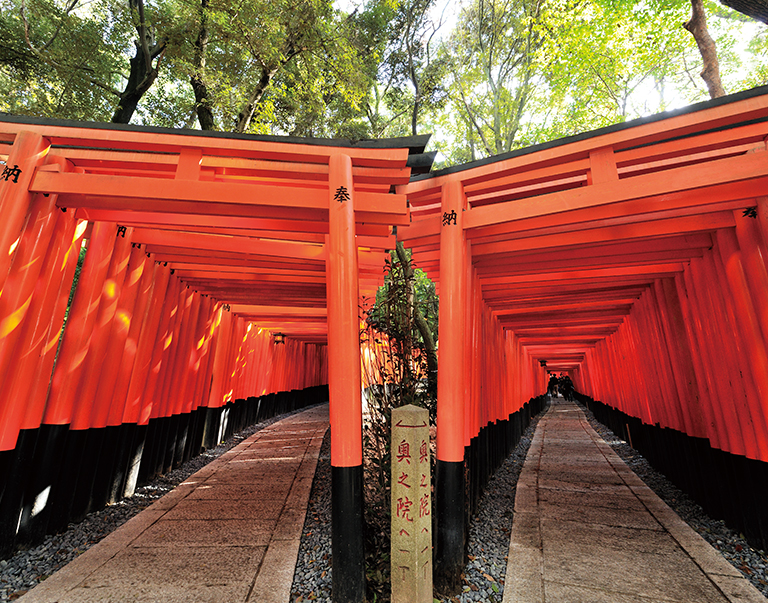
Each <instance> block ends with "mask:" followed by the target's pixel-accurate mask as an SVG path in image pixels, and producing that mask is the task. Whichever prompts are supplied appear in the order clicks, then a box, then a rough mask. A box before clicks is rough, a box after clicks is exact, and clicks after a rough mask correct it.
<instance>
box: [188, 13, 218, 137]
mask: <svg viewBox="0 0 768 603" xmlns="http://www.w3.org/2000/svg"><path fill="white" fill-rule="evenodd" d="M207 9H208V0H201V4H200V31H199V32H198V33H197V40H196V41H195V73H194V74H193V75H192V76H191V77H190V78H189V80H190V83H191V84H192V90H193V92H194V93H195V111H196V112H197V120H198V122H199V123H200V129H202V130H215V129H216V123H215V121H214V118H213V105H212V103H211V99H210V97H209V95H208V86H207V85H206V83H205V81H204V79H203V74H204V72H205V54H206V50H207V49H208V15H207V13H206V10H207Z"/></svg>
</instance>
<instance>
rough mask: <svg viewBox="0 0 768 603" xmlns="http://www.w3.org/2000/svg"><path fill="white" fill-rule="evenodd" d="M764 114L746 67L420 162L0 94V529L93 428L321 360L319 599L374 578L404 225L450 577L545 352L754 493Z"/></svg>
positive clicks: (759, 473)
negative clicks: (325, 499)
mask: <svg viewBox="0 0 768 603" xmlns="http://www.w3.org/2000/svg"><path fill="white" fill-rule="evenodd" d="M767 136H768V89H766V88H759V89H754V90H751V91H747V92H745V93H741V94H738V95H732V96H728V97H724V98H722V99H718V100H715V101H709V102H706V103H701V104H699V105H694V106H692V107H690V108H688V109H685V110H682V111H677V112H672V113H669V114H662V115H658V116H653V117H651V118H646V119H641V120H637V121H634V122H629V123H626V124H619V125H616V126H611V127H608V128H604V129H602V130H597V131H594V132H588V133H585V134H583V135H580V136H576V137H571V138H567V139H562V140H557V141H554V142H551V143H547V144H544V145H539V146H535V147H531V148H527V149H523V150H520V151H516V152H513V153H510V154H507V155H502V156H498V157H493V158H490V159H487V160H483V161H478V162H474V163H471V164H467V165H463V166H458V167H454V168H449V169H446V170H442V171H439V172H434V173H422V174H418V173H417V174H416V175H414V172H424V171H425V169H424V168H426V169H427V170H428V168H429V165H430V164H431V157H429V156H428V155H425V154H424V153H423V149H424V145H425V144H426V137H413V138H407V139H391V140H382V141H366V142H357V143H353V142H350V141H329V140H310V139H293V138H281V137H259V136H244V135H230V134H211V133H200V132H178V131H171V130H163V129H152V128H144V127H130V126H127V127H125V126H124V127H114V126H108V125H104V124H83V123H73V122H62V121H52V120H37V119H31V118H23V117H10V116H0V160H2V159H4V160H5V166H3V171H2V175H1V176H0V216H1V218H0V290H1V291H2V293H0V470H1V471H2V473H0V475H1V476H2V479H1V481H2V483H0V488H2V490H0V492H2V499H0V507H1V508H2V510H3V513H2V516H3V519H2V523H3V526H2V529H0V531H1V532H2V534H0V535H1V536H2V538H3V543H4V545H5V546H6V547H7V545H8V543H11V544H12V543H13V542H14V540H16V539H18V538H19V533H20V530H21V531H22V532H23V530H24V526H25V525H27V524H28V523H31V524H34V522H35V520H36V519H40V518H41V517H47V516H51V517H52V516H55V514H56V513H55V511H54V512H52V511H50V509H47V507H51V506H55V505H56V504H57V503H56V501H61V500H64V498H62V495H61V493H59V494H58V498H57V495H56V492H55V490H56V489H57V488H58V489H59V490H60V491H63V490H65V489H67V488H68V487H69V488H70V489H71V488H73V487H74V486H72V485H71V484H68V483H67V480H63V479H61V477H60V476H61V475H67V476H70V478H71V480H74V481H77V482H78V483H80V484H82V483H87V484H88V487H89V488H90V489H89V492H90V496H91V498H93V492H94V489H98V488H97V487H96V486H95V485H94V481H93V480H94V477H93V476H91V477H90V478H88V479H86V480H84V478H83V477H82V476H80V477H77V468H75V469H72V468H71V467H66V463H67V462H68V461H67V459H70V461H72V459H74V460H78V459H79V462H80V463H81V464H82V463H86V461H87V458H86V457H87V456H88V453H87V450H91V451H93V450H96V452H98V450H100V448H96V449H93V448H90V449H89V448H87V447H88V446H89V445H91V444H89V443H88V442H89V441H90V440H89V436H88V434H92V433H96V432H100V433H102V432H103V431H104V430H109V429H112V430H119V429H121V428H123V427H130V428H131V429H133V430H134V432H135V431H136V429H140V428H142V427H146V426H148V425H149V426H152V425H153V424H156V425H159V424H160V423H158V422H159V421H162V420H164V419H167V418H170V417H177V418H178V417H184V416H190V415H191V414H194V413H198V414H199V413H200V412H201V411H205V412H206V413H207V415H206V416H211V414H212V413H213V414H215V412H214V411H217V410H218V409H222V408H225V407H227V406H228V405H232V404H233V403H234V402H235V401H236V400H241V399H242V400H245V399H253V398H254V397H263V396H266V395H269V394H276V393H277V392H286V391H291V390H292V391H294V392H298V391H299V390H302V391H307V390H309V389H312V388H316V387H317V386H321V385H323V384H325V383H328V385H329V393H330V412H331V436H332V451H331V463H332V472H333V494H332V496H333V522H334V526H333V538H334V542H333V555H334V574H333V577H334V600H336V601H355V602H357V601H363V600H364V592H365V575H364V565H363V513H362V508H363V507H362V505H363V492H362V488H363V482H362V480H363V469H362V437H361V431H362V412H361V379H360V344H359V328H360V323H359V317H358V306H359V300H360V297H361V295H363V294H365V295H368V296H372V295H373V294H374V292H375V290H376V287H377V286H378V285H379V284H380V282H381V278H382V270H381V267H382V265H383V259H384V255H385V253H386V250H387V249H392V248H393V246H394V242H395V235H393V228H392V227H393V226H397V230H396V236H397V238H399V239H400V240H403V241H404V243H405V245H406V247H410V248H412V249H413V258H414V260H415V262H416V263H417V265H418V266H419V267H421V268H422V269H424V270H425V271H426V272H427V273H428V275H429V276H430V277H431V278H432V279H433V280H435V281H436V282H437V283H438V286H439V294H440V342H439V347H440V370H439V375H438V391H439V394H438V396H439V397H438V427H437V474H436V490H435V498H436V515H437V518H436V534H435V539H434V543H435V547H436V557H435V560H436V565H435V572H436V574H435V579H436V583H437V584H438V585H442V587H443V588H446V589H450V588H451V586H455V585H456V583H457V581H458V574H459V572H460V571H461V568H462V567H463V563H464V532H465V527H466V526H465V522H466V518H465V515H466V514H465V513H464V511H463V509H465V506H466V497H465V486H466V484H465V458H466V455H467V451H468V450H470V449H471V448H472V446H473V445H474V443H475V442H476V441H478V438H480V437H481V436H482V435H483V433H486V432H487V430H488V429H489V428H491V427H493V426H494V425H498V424H500V423H503V422H505V421H508V420H509V419H510V417H512V416H513V415H515V413H517V412H519V411H520V410H521V409H523V408H524V407H525V406H526V404H527V403H528V402H529V400H531V399H532V398H535V397H537V396H539V395H540V394H542V393H544V391H545V390H546V383H547V373H548V371H555V372H558V373H560V372H567V373H568V374H570V375H571V376H572V378H573V381H574V383H575V385H576V389H577V390H578V391H579V392H581V393H582V394H584V395H585V396H588V397H589V398H590V399H593V400H595V401H597V400H600V401H601V403H602V406H600V405H598V406H600V408H602V409H603V411H602V412H603V413H604V414H605V413H609V414H610V413H613V415H611V416H613V417H614V419H616V417H619V419H616V420H618V421H619V423H621V422H625V423H626V426H627V430H629V429H630V422H631V421H635V422H636V424H635V423H632V425H633V427H632V429H634V430H635V432H633V433H635V437H636V438H640V439H643V440H644V442H646V443H648V442H650V444H647V445H648V446H650V447H651V448H653V446H654V445H655V444H658V445H659V446H661V445H663V446H667V444H666V443H664V442H666V440H664V438H665V437H666V436H665V435H664V434H670V433H673V434H674V435H675V438H677V439H676V440H675V442H677V444H676V445H679V446H683V444H680V442H682V441H686V442H688V441H690V442H694V443H695V444H696V446H698V448H695V450H696V451H698V452H697V453H696V454H689V453H686V454H685V455H683V456H682V457H681V458H680V459H675V462H678V461H679V463H686V462H687V463H691V462H696V458H699V459H702V458H705V457H706V458H710V457H708V456H706V454H705V453H704V449H703V448H701V444H702V442H703V443H704V444H705V447H706V450H707V451H711V452H712V454H718V455H721V456H719V457H718V458H719V459H720V461H719V462H721V463H722V464H723V466H724V467H726V468H727V467H734V466H737V465H738V466H739V467H741V468H742V469H743V468H744V467H747V469H745V470H740V472H739V471H737V472H735V473H734V472H733V471H726V473H728V479H730V480H736V481H737V483H735V486H736V487H737V488H742V490H743V489H744V488H747V489H748V490H749V492H750V494H749V496H752V495H753V494H754V495H755V496H757V495H760V496H762V495H763V494H765V492H764V491H763V490H765V488H766V486H765V485H764V484H765V483H768V471H766V467H768V464H766V463H768V412H766V411H767V410H768V349H767V346H766V341H767V340H768V270H767V264H766V257H768V255H767V254H768V200H766V198H765V197H763V195H764V194H765V190H766V186H767V185H768V153H766V137H767ZM412 168H413V169H412ZM83 241H87V253H86V254H85V261H84V263H83V264H82V269H81V273H80V278H79V282H78V285H77V287H76V290H75V295H74V299H73V300H72V302H71V308H70V309H69V315H68V319H67V323H66V329H65V330H64V334H63V338H62V339H61V343H60V345H59V334H60V332H61V328H62V323H63V321H64V316H65V313H66V312H67V306H68V297H69V293H70V289H71V285H72V282H73V278H74V273H75V270H76V266H77V263H78V254H79V251H80V249H81V247H82V246H83ZM274 333H280V334H283V335H285V338H286V343H285V344H283V345H280V344H279V343H276V342H275V339H274V337H273V335H274ZM595 404H597V403H595ZM153 422H154V423H153ZM201 425H202V424H201ZM209 427H210V425H209ZM190 429H191V428H190ZM642 429H645V431H643V432H642V433H643V434H644V435H643V436H642V438H641V435H640V434H641V431H642ZM201 430H203V431H204V426H203V427H200V430H198V432H199V433H200V434H202V433H203V431H201ZM654 430H655V431H654ZM150 431H151V430H150ZM155 431H156V432H158V433H159V427H158V428H157V429H155ZM141 433H142V434H144V435H142V436H141V437H142V438H145V437H146V434H147V433H148V432H147V431H143V432H141ZM177 433H180V432H177ZM654 434H655V435H654ZM627 435H628V436H629V437H632V434H627ZM200 437H203V436H200ZM654 438H655V439H654ZM192 440H193V438H192V435H191V432H190V435H189V441H192ZM30 442H32V444H30ZM102 442H103V440H102ZM141 442H142V445H144V443H145V440H144V439H142V440H141ZM101 445H103V444H101ZM147 445H149V444H148V441H147ZM176 445H177V446H178V445H179V443H178V441H177V444H176ZM186 445H187V447H189V444H186ZM198 445H199V442H198ZM73 446H74V447H75V448H76V449H77V450H80V453H79V454H80V457H78V456H77V455H76V454H75V456H72V455H73V454H74V453H73V452H72V450H73ZM181 446H182V448H183V447H184V444H182V445H181ZM67 447H69V448H67ZM41 450H42V451H44V453H41V452H40V451H41ZM77 450H75V452H77ZM83 450H85V451H86V452H83ZM137 450H139V451H140V448H138V449H137ZM665 450H666V449H665ZM676 450H678V449H676ZM685 450H688V451H690V450H694V449H693V448H691V449H688V448H686V449H685ZM707 454H709V452H707ZM68 455H69V456H68ZM723 455H725V456H724V457H723ZM723 458H726V459H728V460H727V462H726V461H723V460H722V459H723ZM129 460H131V459H129ZM135 461H136V459H133V463H134V465H135V464H136V463H135ZM699 462H701V461H699ZM739 463H741V465H740V464H739ZM744 463H747V464H748V465H744ZM86 464H87V463H86ZM30 471H31V472H32V474H33V475H34V476H35V477H33V478H32V479H30V480H27V481H28V482H29V483H28V484H26V485H25V486H24V488H21V491H20V492H19V490H20V488H19V487H18V484H17V483H16V480H18V479H19V475H21V474H22V473H24V472H27V473H28V472H30ZM73 471H74V473H73ZM130 471H131V469H130V468H125V469H124V470H123V471H122V473H121V475H123V478H122V479H123V481H122V482H121V484H122V486H121V487H122V489H121V490H120V492H123V493H130V487H129V486H126V483H127V482H130V480H129V479H127V478H126V477H125V474H130ZM700 473H701V474H702V475H703V478H702V479H703V480H704V481H705V482H706V480H716V479H719V478H718V477H717V475H719V474H717V475H715V473H711V472H709V473H707V472H706V471H702V472H700ZM96 474H98V471H97V472H96ZM73 475H74V477H72V476H73ZM107 475H110V473H109V472H108V473H107ZM111 475H112V476H113V478H114V471H113V472H112V474H111ZM734 475H737V476H740V477H734ZM37 476H44V477H43V478H38V477H37ZM57 476H58V477H57ZM68 479H69V478H68ZM46 480H47V481H46ZM739 480H741V481H739ZM756 482H759V483H761V484H763V485H755V483H756ZM134 485H135V483H134ZM732 485H733V484H732ZM699 486H701V484H700V485H699ZM755 488H758V489H759V488H763V490H755ZM52 489H53V490H52ZM694 489H695V488H694ZM71 497H75V498H77V495H76V494H72V495H71ZM71 497H70V499H69V503H68V505H69V506H68V509H69V511H71V512H74V511H72V509H74V508H75V507H76V506H77V505H75V507H73V506H72V505H73V503H72V501H71ZM81 498H82V495H81ZM86 498H87V496H86ZM756 500H757V499H755V500H751V499H750V500H747V498H744V497H742V498H739V500H738V503H737V504H739V505H741V507H742V508H743V509H747V508H749V509H751V510H752V511H753V514H752V515H749V514H748V513H747V512H746V511H745V512H744V513H742V514H741V515H739V513H738V512H736V513H735V515H738V516H739V517H741V519H744V520H748V521H751V520H754V524H755V525H756V526H757V531H756V532H755V531H754V529H753V540H754V541H755V542H758V544H762V545H763V546H765V543H768V515H766V511H765V505H762V506H761V505H757V504H755V502H756ZM720 503H722V501H720ZM85 506H86V507H87V504H86V505H85ZM81 507H82V509H84V508H85V507H83V506H82V505H81ZM727 511H728V510H727V509H724V512H725V514H726V515H727V514H728V513H727ZM731 511H733V510H732V509H731ZM68 518H69V516H68V515H67V513H66V512H65V513H64V518H63V520H64V523H66V520H67V519H68ZM737 519H738V518H737ZM50 521H51V520H50V518H49V522H50ZM52 525H53V526H54V527H55V525H56V524H55V522H52V523H49V524H46V525H44V526H43V528H42V529H43V531H44V530H45V529H51V526H52ZM40 529H41V528H38V531H39V530H40ZM33 532H34V530H33ZM761 539H762V540H761ZM510 563H514V559H510Z"/></svg>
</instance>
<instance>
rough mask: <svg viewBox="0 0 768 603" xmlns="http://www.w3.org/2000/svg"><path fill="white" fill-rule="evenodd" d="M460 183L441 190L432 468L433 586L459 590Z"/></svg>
mask: <svg viewBox="0 0 768 603" xmlns="http://www.w3.org/2000/svg"><path fill="white" fill-rule="evenodd" d="M465 206H466V197H465V195H464V190H463V187H462V184H461V182H458V181H455V182H448V183H446V184H444V185H443V189H442V226H441V231H440V324H441V326H442V328H441V330H440V367H439V370H438V373H437V467H436V469H435V497H436V498H435V512H436V514H437V517H436V519H437V525H436V531H435V568H434V572H435V573H434V583H435V587H436V588H437V589H438V590H439V591H441V592H444V593H451V594H453V593H458V592H459V591H460V590H461V572H462V569H463V567H464V533H465V525H464V523H465V519H464V505H465V501H464V410H465V408H464V407H465V405H466V403H467V401H466V400H465V394H464V386H465V382H464V380H465V376H464V372H465V362H464V347H465V308H466V305H467V304H466V302H467V283H466V281H467V267H466V244H465V240H464V239H465V238H464V218H463V211H464V207H465Z"/></svg>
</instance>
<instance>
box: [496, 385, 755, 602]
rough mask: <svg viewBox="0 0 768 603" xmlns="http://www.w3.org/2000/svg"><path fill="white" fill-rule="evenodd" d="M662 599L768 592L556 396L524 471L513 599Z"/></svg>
mask: <svg viewBox="0 0 768 603" xmlns="http://www.w3.org/2000/svg"><path fill="white" fill-rule="evenodd" d="M661 602H664V603H670V602H680V603H726V602H732V603H735V602H740V603H766V599H765V598H764V597H763V596H762V595H761V594H760V592H759V591H758V590H757V589H756V588H754V587H753V586H752V585H751V584H750V583H749V581H748V580H746V579H745V578H744V577H743V576H742V575H741V574H740V573H739V572H738V571H736V569H735V568H733V567H732V566H731V565H730V564H729V563H728V562H726V561H725V560H724V559H723V558H722V556H721V555H720V554H719V553H717V551H715V550H714V549H713V548H712V547H711V546H710V545H709V544H708V543H707V542H706V541H705V540H704V539H703V538H701V537H700V536H699V535H698V534H696V532H694V531H693V530H692V529H691V528H690V527H689V526H688V525H687V524H686V523H685V522H684V521H683V520H682V519H680V517H678V516H677V514H676V513H675V512H674V511H672V509H670V508H669V507H668V506H667V505H666V504H665V503H664V502H663V501H662V500H661V499H660V498H659V497H658V496H656V494H655V493H654V492H653V491H651V490H650V488H648V487H647V486H646V485H645V484H644V483H643V482H642V480H640V478H638V477H637V475H635V473H634V472H632V470H631V469H629V467H627V466H626V464H625V463H624V462H623V461H622V460H621V459H620V458H619V457H618V456H617V455H616V454H615V452H614V451H613V450H612V449H611V447H610V446H608V445H607V444H606V443H605V442H604V441H603V440H602V439H601V438H600V437H599V436H598V435H597V433H595V431H594V430H593V429H592V427H591V426H590V425H589V423H588V422H587V420H586V417H585V416H584V413H583V412H582V411H581V410H580V409H579V407H578V406H576V405H575V404H573V403H568V402H564V401H560V400H558V399H555V400H554V401H553V404H552V406H551V408H550V409H549V411H548V412H547V414H546V415H545V416H544V417H543V418H542V419H541V421H539V424H538V427H537V428H536V432H535V434H534V438H533V441H532V442H531V447H530V449H529V451H528V456H527V457H526V460H525V463H524V465H523V470H522V472H521V474H520V478H519V480H518V484H517V492H516V496H515V517H514V521H513V525H512V535H511V539H510V547H509V557H508V562H507V575H506V581H505V588H504V599H503V603H661Z"/></svg>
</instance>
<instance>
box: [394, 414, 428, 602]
mask: <svg viewBox="0 0 768 603" xmlns="http://www.w3.org/2000/svg"><path fill="white" fill-rule="evenodd" d="M431 513H432V483H431V477H430V464H429V412H428V411H427V410H426V409H424V408H419V407H418V406H413V405H408V406H401V407H400V408H395V409H394V410H393V411H392V509H391V517H392V555H391V559H392V579H391V581H392V603H432V516H431Z"/></svg>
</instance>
